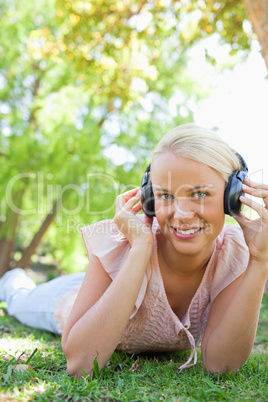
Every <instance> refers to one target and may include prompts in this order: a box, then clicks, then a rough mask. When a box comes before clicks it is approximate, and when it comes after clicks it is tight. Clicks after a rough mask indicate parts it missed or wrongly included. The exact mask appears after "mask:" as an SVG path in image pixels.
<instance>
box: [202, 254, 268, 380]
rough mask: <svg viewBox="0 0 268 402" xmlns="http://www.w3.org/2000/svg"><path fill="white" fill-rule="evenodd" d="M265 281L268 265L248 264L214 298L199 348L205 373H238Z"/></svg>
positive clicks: (248, 349)
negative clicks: (240, 273)
mask: <svg viewBox="0 0 268 402" xmlns="http://www.w3.org/2000/svg"><path fill="white" fill-rule="evenodd" d="M267 277H268V264H266V265H265V264H263V263H262V264H259V263H258V262H256V261H254V260H250V262H249V265H248V268H247V270H246V272H245V274H244V275H241V276H240V277H239V278H238V279H236V280H235V281H234V282H233V283H231V284H230V285H229V286H228V287H227V288H225V289H224V290H223V291H222V292H221V293H220V294H219V295H218V296H217V297H216V298H215V300H214V302H213V304H212V306H211V311H210V315H209V320H208V324H207V327H206V330H205V333H204V337H203V340H202V347H201V350H202V359H203V363H204V366H205V368H206V369H207V370H208V371H211V372H213V373H217V372H221V373H228V372H230V371H237V370H238V369H239V368H240V367H241V366H242V364H243V363H245V362H246V360H247V359H248V357H249V355H250V353H251V350H252V347H253V343H254V339H255V335H256V330H257V325H258V317H259V311H260V306H261V300H262V295H263V290H264V286H265V282H266V279H267Z"/></svg>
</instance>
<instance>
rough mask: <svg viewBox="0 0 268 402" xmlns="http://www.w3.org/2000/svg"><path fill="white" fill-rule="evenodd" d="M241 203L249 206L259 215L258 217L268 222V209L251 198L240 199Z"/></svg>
mask: <svg viewBox="0 0 268 402" xmlns="http://www.w3.org/2000/svg"><path fill="white" fill-rule="evenodd" d="M240 201H241V202H242V203H243V204H244V205H247V206H248V207H250V208H252V209H254V211H256V212H257V213H258V215H259V216H260V217H261V218H262V219H263V220H265V221H268V211H267V209H266V208H265V207H264V206H263V205H261V204H259V203H258V202H256V201H253V200H251V199H250V198H246V197H244V196H241V197H240Z"/></svg>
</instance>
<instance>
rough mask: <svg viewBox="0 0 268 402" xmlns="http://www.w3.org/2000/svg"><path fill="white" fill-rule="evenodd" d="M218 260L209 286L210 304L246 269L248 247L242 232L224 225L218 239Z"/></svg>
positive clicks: (239, 229) (235, 227) (238, 228)
mask: <svg viewBox="0 0 268 402" xmlns="http://www.w3.org/2000/svg"><path fill="white" fill-rule="evenodd" d="M217 249H218V250H217V251H218V258H217V262H216V267H215V271H214V276H213V280H212V286H211V302H213V300H214V299H215V298H216V297H217V296H218V294H219V293H220V292H221V291H222V290H223V289H225V288H226V287H227V286H228V285H230V283H232V282H233V281H234V280H235V279H237V278H238V277H239V276H240V275H241V274H242V273H243V272H244V271H245V270H246V268H247V265H248V260H249V252H248V247H247V245H246V242H245V239H244V235H243V231H242V229H241V228H240V227H238V226H235V225H226V226H225V227H224V229H223V232H222V233H221V235H220V237H219V238H218V243H217Z"/></svg>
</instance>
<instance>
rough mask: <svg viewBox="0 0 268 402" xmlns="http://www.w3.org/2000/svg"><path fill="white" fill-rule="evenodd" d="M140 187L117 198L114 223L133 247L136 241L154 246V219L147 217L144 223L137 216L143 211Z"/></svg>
mask: <svg viewBox="0 0 268 402" xmlns="http://www.w3.org/2000/svg"><path fill="white" fill-rule="evenodd" d="M140 199H141V190H140V187H137V188H135V189H134V190H130V191H127V192H126V193H124V194H121V195H119V196H118V197H117V198H116V204H115V206H116V211H115V216H114V222H115V224H116V226H117V227H118V229H119V230H120V232H122V233H123V235H124V236H125V237H126V238H127V239H128V241H129V243H130V245H131V247H132V246H133V244H134V243H135V242H136V241H141V242H142V243H144V242H145V244H147V245H152V244H153V241H154V237H153V233H152V230H151V227H152V223H153V218H148V217H147V216H145V221H144V222H142V221H141V220H140V219H139V218H138V216H136V214H137V213H138V212H140V211H141V210H142V206H141V203H140V202H139V201H140Z"/></svg>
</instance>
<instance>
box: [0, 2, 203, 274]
mask: <svg viewBox="0 0 268 402" xmlns="http://www.w3.org/2000/svg"><path fill="white" fill-rule="evenodd" d="M145 3H146V2H144V4H141V5H140V4H139V3H138V2H137V3H136V4H135V11H133V10H132V11H131V10H130V9H129V8H126V9H125V10H123V9H121V11H122V13H120V12H116V11H117V10H116V9H115V10H114V12H113V13H112V14H110V13H108V10H109V9H110V7H112V4H111V5H110V4H109V3H108V2H107V1H103V2H96V4H95V5H94V3H90V4H91V5H92V10H91V11H90V12H93V15H92V18H90V19H89V18H88V10H87V7H86V5H89V3H88V2H84V3H83V2H73V3H72V4H71V3H66V2H55V3H54V2H53V1H52V0H51V1H49V2H47V1H43V2H42V1H40V2H38V3H37V2H36V3H34V4H33V3H32V2H30V3H27V4H26V5H25V4H22V3H21V2H19V1H16V0H13V1H8V2H4V3H3V5H2V9H1V12H2V20H1V27H0V31H1V32H0V34H1V39H0V44H1V53H2V54H3V55H4V57H3V58H2V59H1V83H2V84H1V86H2V90H1V109H0V112H1V128H2V130H1V155H0V164H1V169H0V175H1V190H2V191H1V195H2V202H1V206H2V211H1V216H2V225H1V227H0V255H1V264H0V266H1V270H2V271H1V274H0V275H2V274H3V273H4V272H5V271H6V270H7V269H8V268H10V267H12V266H14V265H16V264H19V265H22V266H24V267H25V266H27V265H28V263H29V260H30V258H31V255H32V253H33V252H34V251H35V250H36V247H37V246H38V245H39V244H40V241H41V240H42V238H43V235H44V234H45V232H46V230H47V229H48V227H50V226H51V223H52V222H54V224H55V226H56V232H57V234H58V236H56V237H57V239H61V240H57V241H56V245H57V246H58V248H59V249H63V248H64V255H65V256H66V254H67V253H68V252H70V251H71V250H72V247H71V245H72V246H73V247H75V238H76V237H77V236H76V233H75V234H73V235H72V234H70V233H69V234H68V236H66V231H67V223H68V219H69V218H70V217H71V218H72V219H74V218H75V219H76V223H77V225H78V226H79V225H80V223H81V222H84V223H85V224H87V223H90V222H89V219H90V221H92V220H93V219H100V218H101V217H103V216H106V217H107V214H110V215H109V216H111V205H112V204H113V203H114V198H115V193H116V191H118V183H115V181H116V180H117V177H118V176H117V174H119V172H120V176H121V177H122V178H124V180H125V182H121V187H122V186H125V187H126V186H127V183H128V181H129V179H130V178H131V180H132V182H134V181H135V182H136V185H137V184H139V179H138V180H137V178H139V177H140V176H141V173H142V170H143V166H142V163H143V161H145V159H147V157H148V155H149V153H150V150H151V149H152V144H153V143H154V142H155V140H154V137H155V135H154V130H156V129H157V130H158V126H159V121H161V119H162V118H163V114H164V111H165V109H167V106H168V101H169V99H170V98H171V97H172V96H173V95H174V93H175V91H176V90H178V89H179V90H180V92H181V99H182V101H184V103H185V108H186V109H187V98H191V97H192V96H193V95H192V93H191V92H189V90H188V88H189V85H190V83H191V79H190V77H188V76H187V71H186V70H185V66H186V55H185V52H184V49H183V48H181V49H180V50H179V51H178V50H177V47H178V43H177V42H176V41H175V39H173V38H172V37H171V38H170V37H169V32H168V30H167V29H166V27H165V25H164V23H163V22H164V16H163V15H162V13H163V12H164V7H163V6H162V5H159V6H157V7H155V8H154V13H155V17H156V19H155V20H154V21H153V22H151V26H149V22H148V23H147V25H146V29H142V30H141V31H140V32H138V31H137V30H135V29H134V28H135V27H134V25H137V24H138V21H137V20H136V22H135V21H134V20H133V21H132V23H130V22H129V21H130V20H131V18H133V17H135V18H136V19H137V17H138V15H139V13H140V12H141V10H142V8H143V6H144V5H145ZM148 4H149V3H148ZM117 6H118V7H120V4H119V3H118V4H117V5H116V7H117ZM81 7H82V9H81ZM90 7H91V6H90ZM107 7H108V8H107ZM123 8H124V7H123ZM119 11H120V10H119ZM78 22H79V24H78ZM132 25H133V26H132ZM147 28H148V29H147ZM149 28H150V30H149ZM155 36H156V37H157V39H156V38H155ZM164 52H166V54H167V52H170V53H173V57H172V58H170V60H165V57H164V56H163V54H164ZM159 76H160V77H159ZM152 95H153V96H152ZM194 96H195V98H197V97H198V96H199V95H198V85H195V95H194ZM146 97H148V98H147V104H149V103H150V105H149V106H147V110H145V108H144V106H143V105H142V102H143V101H144V100H145V98H146ZM177 106H178V107H179V103H178V105H177ZM141 115H142V118H141ZM190 115H191V110H190V108H189V116H190ZM152 120H153V121H152ZM177 121H178V122H183V121H184V118H183V117H178V118H177ZM171 123H173V121H172V119H169V121H168V119H167V121H166V124H167V125H168V124H171ZM116 127H117V128H116ZM119 141H120V146H121V148H119V150H121V151H123V150H126V151H127V150H129V151H128V152H129V155H131V156H132V162H130V163H128V166H127V165H126V166H124V167H122V166H117V164H114V163H112V162H111V161H110V160H109V159H108V158H107V157H106V156H105V154H104V151H105V150H107V149H109V148H110V149H111V146H112V145H113V144H114V143H115V142H119ZM114 145H115V144H114ZM126 151H125V152H126ZM134 153H135V154H136V155H138V154H139V161H138V160H137V157H136V158H134ZM130 168H133V171H132V172H131V173H128V174H126V172H125V171H124V169H128V170H129V169H130ZM87 173H90V182H88V175H87ZM109 180H110V182H109ZM93 183H94V189H95V192H94V191H93V190H92V187H93ZM119 190H120V188H119ZM89 198H90V204H91V205H90V208H87V205H86V204H87V203H88V201H89V200H88V199H89ZM112 201H113V202H112ZM53 205H54V206H53ZM60 211H61V212H60ZM107 211H108V212H107ZM88 215H89V216H88ZM54 218H55V219H56V221H55V219H54ZM66 237H68V239H69V242H68V241H67V240H66ZM63 238H64V241H63V240H62V239H63ZM67 243H68V244H67ZM63 244H64V246H63ZM16 250H17V258H16V261H14V252H15V251H16Z"/></svg>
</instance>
